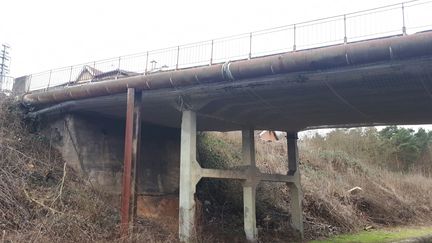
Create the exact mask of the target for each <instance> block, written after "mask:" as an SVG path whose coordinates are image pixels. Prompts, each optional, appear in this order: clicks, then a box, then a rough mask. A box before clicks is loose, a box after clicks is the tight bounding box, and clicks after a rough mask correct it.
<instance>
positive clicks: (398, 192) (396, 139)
mask: <svg viewBox="0 0 432 243" xmlns="http://www.w3.org/2000/svg"><path fill="white" fill-rule="evenodd" d="M389 133H391V134H392V135H389ZM401 134H402V135H401ZM423 134H426V136H423ZM425 137H428V139H425ZM199 138H200V139H199V160H200V162H201V163H203V165H204V166H207V167H219V168H224V167H225V168H226V167H236V166H238V165H239V164H240V163H241V159H240V158H241V154H240V149H241V146H240V145H241V144H240V143H241V142H240V134H239V133H205V134H201V135H200V137H199ZM407 138H409V139H407ZM416 138H421V139H420V140H422V141H425V140H426V142H423V143H422V142H419V141H420V140H417V139H416ZM430 138H431V133H427V132H425V131H424V130H420V131H419V132H417V133H416V132H414V131H410V130H407V129H400V128H395V127H389V128H387V129H384V130H383V131H381V132H378V131H377V130H376V129H375V128H367V129H360V128H359V129H339V130H335V131H333V132H331V133H329V134H328V135H326V136H319V135H315V136H313V137H310V138H303V139H301V140H300V141H299V151H300V167H301V175H302V185H303V191H304V201H303V207H304V219H305V234H306V238H307V239H316V238H322V237H329V236H332V235H336V234H340V233H346V232H356V231H360V230H363V229H364V228H366V227H374V228H381V227H389V226H404V225H424V224H430V223H431V219H432V178H431V177H430V176H429V175H430V171H431V168H432V161H431V157H430V146H431V139H430ZM401 141H402V142H401ZM409 143H412V144H409ZM410 146H411V148H412V147H416V146H417V148H418V149H405V148H407V147H410ZM256 149H257V165H258V167H259V169H260V170H261V171H262V172H266V173H286V172H287V158H286V140H284V139H282V140H280V141H277V142H264V141H260V140H257V145H256ZM413 155H415V156H413ZM428 156H429V157H428ZM396 158H399V160H398V161H395V160H394V159H396ZM402 158H409V159H406V160H402ZM413 158H415V160H414V159H413ZM354 187H360V188H361V191H360V190H357V191H356V193H350V192H348V191H349V190H350V189H352V188H354ZM198 193H199V198H200V199H201V201H203V202H204V207H206V206H205V205H212V206H211V207H207V208H205V212H206V217H205V220H207V224H209V225H211V226H212V227H213V226H214V227H217V225H218V226H220V227H219V228H220V229H221V230H222V231H224V232H230V233H231V234H232V229H238V232H236V235H238V236H240V235H241V233H242V232H241V230H242V201H241V199H242V198H241V195H242V192H241V185H240V183H238V182H222V181H216V182H215V181H205V182H204V183H201V185H200V186H199V190H198ZM257 196H258V202H257V211H258V215H257V217H258V219H257V222H258V227H259V229H260V235H261V236H262V237H263V238H262V239H263V240H264V241H273V242H274V241H278V240H280V241H284V240H287V239H289V238H288V237H291V236H292V235H295V232H294V231H293V230H292V229H290V227H289V225H288V224H287V222H288V221H289V217H290V216H289V210H288V205H289V204H288V203H289V195H288V188H287V186H286V185H285V184H283V183H261V184H260V187H259V188H258V192H257ZM233 224H234V225H233Z"/></svg>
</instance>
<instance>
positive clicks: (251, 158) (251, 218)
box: [242, 129, 258, 242]
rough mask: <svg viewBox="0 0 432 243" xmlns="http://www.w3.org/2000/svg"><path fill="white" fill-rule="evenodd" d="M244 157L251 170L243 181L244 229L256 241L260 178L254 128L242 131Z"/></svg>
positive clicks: (248, 237) (249, 239)
mask: <svg viewBox="0 0 432 243" xmlns="http://www.w3.org/2000/svg"><path fill="white" fill-rule="evenodd" d="M242 159H243V164H247V165H249V172H250V173H248V174H249V176H248V179H247V180H246V181H245V182H244V183H243V217H244V231H245V234H246V239H247V240H248V241H250V242H256V241H257V239H258V230H257V228H256V206H255V199H256V197H255V196H256V187H257V184H258V180H257V178H256V173H255V172H256V164H255V141H254V130H253V129H245V130H243V131H242Z"/></svg>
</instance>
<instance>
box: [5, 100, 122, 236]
mask: <svg viewBox="0 0 432 243" xmlns="http://www.w3.org/2000/svg"><path fill="white" fill-rule="evenodd" d="M0 96H1V97H0V230H1V232H2V239H3V240H9V241H11V242H48V241H51V242H90V241H105V240H106V239H112V238H115V237H116V231H115V230H113V229H115V228H116V225H117V223H118V216H117V215H118V214H117V213H116V210H115V209H114V208H113V207H112V206H110V205H109V204H108V203H106V200H104V199H105V195H103V194H102V193H100V192H97V191H95V190H93V189H92V187H91V185H90V184H89V183H88V182H87V181H86V180H83V179H82V178H80V177H78V176H77V175H76V174H75V173H74V171H72V170H71V169H70V168H69V167H67V165H66V164H64V162H63V160H62V158H61V156H60V155H59V153H58V152H57V151H56V150H55V149H54V148H52V147H51V145H50V141H49V139H47V138H44V137H42V136H39V135H37V134H32V133H30V132H29V130H30V128H31V125H29V123H25V122H24V121H23V119H22V112H21V110H20V108H19V105H18V104H17V103H15V102H14V101H13V100H12V98H10V97H8V96H5V95H3V94H1V93H0Z"/></svg>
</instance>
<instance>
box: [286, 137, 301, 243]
mask: <svg viewBox="0 0 432 243" xmlns="http://www.w3.org/2000/svg"><path fill="white" fill-rule="evenodd" d="M297 140H298V137H297V133H296V132H294V133H290V132H287V145H288V175H290V176H293V177H294V182H291V183H288V186H289V191H290V198H291V203H290V210H291V221H292V225H293V227H294V228H295V229H297V230H298V231H299V232H300V235H301V238H302V239H303V236H304V232H303V210H302V199H303V195H302V190H301V183H300V172H299V160H298V147H297Z"/></svg>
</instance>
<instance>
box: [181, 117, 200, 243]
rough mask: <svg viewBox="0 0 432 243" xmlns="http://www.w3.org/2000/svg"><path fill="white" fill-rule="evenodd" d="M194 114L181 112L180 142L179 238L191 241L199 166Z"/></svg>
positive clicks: (182, 240)
mask: <svg viewBox="0 0 432 243" xmlns="http://www.w3.org/2000/svg"><path fill="white" fill-rule="evenodd" d="M196 131H197V128H196V114H195V112H193V111H190V110H186V111H183V114H182V124H181V144H180V198H179V239H180V241H181V242H191V241H192V240H193V237H194V232H195V227H196V226H195V222H196V220H195V190H196V184H197V183H198V181H199V180H200V176H199V171H200V166H199V164H198V162H197V161H196Z"/></svg>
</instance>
